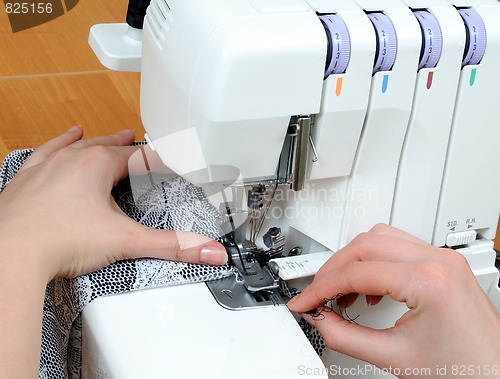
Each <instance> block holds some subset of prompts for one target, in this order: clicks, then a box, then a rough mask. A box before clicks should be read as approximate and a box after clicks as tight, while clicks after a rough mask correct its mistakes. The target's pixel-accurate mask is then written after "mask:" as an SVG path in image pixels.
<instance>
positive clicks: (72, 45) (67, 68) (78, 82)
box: [0, 0, 500, 249]
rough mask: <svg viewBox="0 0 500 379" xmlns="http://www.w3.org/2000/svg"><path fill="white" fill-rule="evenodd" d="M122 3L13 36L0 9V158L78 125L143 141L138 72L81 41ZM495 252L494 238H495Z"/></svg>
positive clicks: (115, 17)
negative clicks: (110, 63) (120, 67)
mask: <svg viewBox="0 0 500 379" xmlns="http://www.w3.org/2000/svg"><path fill="white" fill-rule="evenodd" d="M127 3H128V1H127V0H81V1H80V2H79V3H78V5H77V6H76V7H75V8H73V9H72V10H71V11H69V12H68V13H66V14H65V15H63V16H61V17H59V18H57V19H55V20H53V21H50V22H48V23H46V24H43V25H40V26H38V27H35V28H33V29H29V30H25V31H22V32H18V33H12V31H11V28H10V25H9V20H8V17H7V14H6V12H5V8H3V2H1V3H0V4H1V6H2V9H1V10H0V159H2V158H3V157H4V156H5V155H6V154H7V153H8V152H9V151H11V150H13V149H19V148H24V147H36V146H39V145H40V144H42V143H43V142H44V141H46V140H48V139H50V138H52V137H54V136H56V135H58V134H60V133H62V132H64V131H65V130H66V129H68V128H69V127H71V126H73V125H81V126H82V127H83V129H84V132H85V136H86V137H92V136H96V135H103V134H110V133H113V132H116V131H118V130H121V129H134V130H135V131H136V135H137V139H138V140H142V139H143V134H144V130H143V127H142V123H141V119H140V113H139V79H140V77H139V74H137V73H122V72H112V71H109V70H107V69H105V68H104V67H103V66H102V65H101V64H100V63H99V61H98V60H97V58H96V57H95V56H94V54H93V52H92V50H91V49H90V47H89V45H88V43H87V40H88V34H89V29H90V27H91V26H92V25H94V24H97V23H107V22H124V20H125V14H126V9H127ZM496 241H497V245H496V246H497V249H498V248H500V233H498V234H497V239H496Z"/></svg>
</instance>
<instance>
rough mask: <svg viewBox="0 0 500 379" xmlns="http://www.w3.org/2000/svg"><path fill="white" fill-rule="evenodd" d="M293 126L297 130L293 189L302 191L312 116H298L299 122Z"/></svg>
mask: <svg viewBox="0 0 500 379" xmlns="http://www.w3.org/2000/svg"><path fill="white" fill-rule="evenodd" d="M291 127H293V128H294V130H295V133H294V134H295V138H294V140H295V149H294V157H293V174H292V185H291V188H292V190H293V191H301V190H302V189H304V185H305V181H306V168H307V155H308V154H307V153H308V150H309V149H308V148H309V143H310V142H309V136H310V134H311V117H309V116H298V117H297V123H296V124H294V125H292V126H291Z"/></svg>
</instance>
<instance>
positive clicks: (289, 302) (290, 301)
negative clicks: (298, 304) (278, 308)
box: [286, 296, 298, 306]
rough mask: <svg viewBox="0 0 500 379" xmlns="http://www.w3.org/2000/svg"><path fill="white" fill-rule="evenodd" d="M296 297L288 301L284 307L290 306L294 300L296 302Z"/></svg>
mask: <svg viewBox="0 0 500 379" xmlns="http://www.w3.org/2000/svg"><path fill="white" fill-rule="evenodd" d="M297 297H298V296H295V297H292V298H291V299H290V300H288V303H286V305H287V306H288V305H292V304H293V303H294V302H295V300H297Z"/></svg>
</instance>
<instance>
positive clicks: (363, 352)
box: [301, 311, 404, 367]
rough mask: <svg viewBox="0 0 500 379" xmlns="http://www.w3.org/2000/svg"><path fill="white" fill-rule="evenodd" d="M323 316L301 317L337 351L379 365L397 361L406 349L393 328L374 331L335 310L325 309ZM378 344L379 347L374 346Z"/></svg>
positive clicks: (306, 315) (305, 315)
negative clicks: (346, 318)
mask: <svg viewBox="0 0 500 379" xmlns="http://www.w3.org/2000/svg"><path fill="white" fill-rule="evenodd" d="M322 315H323V316H324V317H313V316H311V315H308V314H302V315H301V316H302V317H303V318H304V319H305V320H306V321H307V322H309V323H310V324H311V325H313V326H314V327H315V328H316V329H317V330H318V332H319V333H320V334H321V335H322V336H323V338H324V340H325V342H326V344H327V346H328V347H329V348H330V349H332V350H334V351H338V352H340V353H343V354H347V355H349V356H351V357H356V358H358V359H361V360H363V361H367V362H372V363H374V364H375V365H377V366H379V367H383V366H384V364H387V362H392V361H395V359H396V360H397V356H398V355H399V354H400V353H401V351H404V349H401V348H402V346H400V345H401V344H400V342H399V340H398V338H397V336H395V335H394V333H393V332H392V329H385V330H374V329H371V328H368V327H365V326H361V325H357V324H353V323H351V322H349V321H347V320H345V319H344V318H342V317H341V316H339V315H338V314H337V313H335V312H333V311H331V312H323V313H322ZM374 346H377V348H376V349H374V348H373V347H374Z"/></svg>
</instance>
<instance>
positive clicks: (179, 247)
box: [123, 219, 228, 265]
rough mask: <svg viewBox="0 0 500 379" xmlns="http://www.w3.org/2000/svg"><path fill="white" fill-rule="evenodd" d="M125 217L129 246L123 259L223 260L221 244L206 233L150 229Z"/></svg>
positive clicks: (222, 261) (225, 254) (220, 262)
mask: <svg viewBox="0 0 500 379" xmlns="http://www.w3.org/2000/svg"><path fill="white" fill-rule="evenodd" d="M128 220H130V221H129V226H128V228H129V232H128V243H127V244H128V246H129V248H128V249H127V250H126V255H125V256H123V259H134V258H159V259H166V260H172V261H182V262H189V263H200V264H209V265H222V264H225V263H227V259H228V256H227V252H226V249H225V248H224V246H222V245H221V244H220V243H218V242H217V241H214V240H213V239H211V238H209V237H206V236H202V235H200V234H196V233H191V232H184V231H173V230H159V229H152V228H149V227H147V226H144V225H141V224H138V223H136V222H135V221H133V220H131V219H128Z"/></svg>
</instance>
